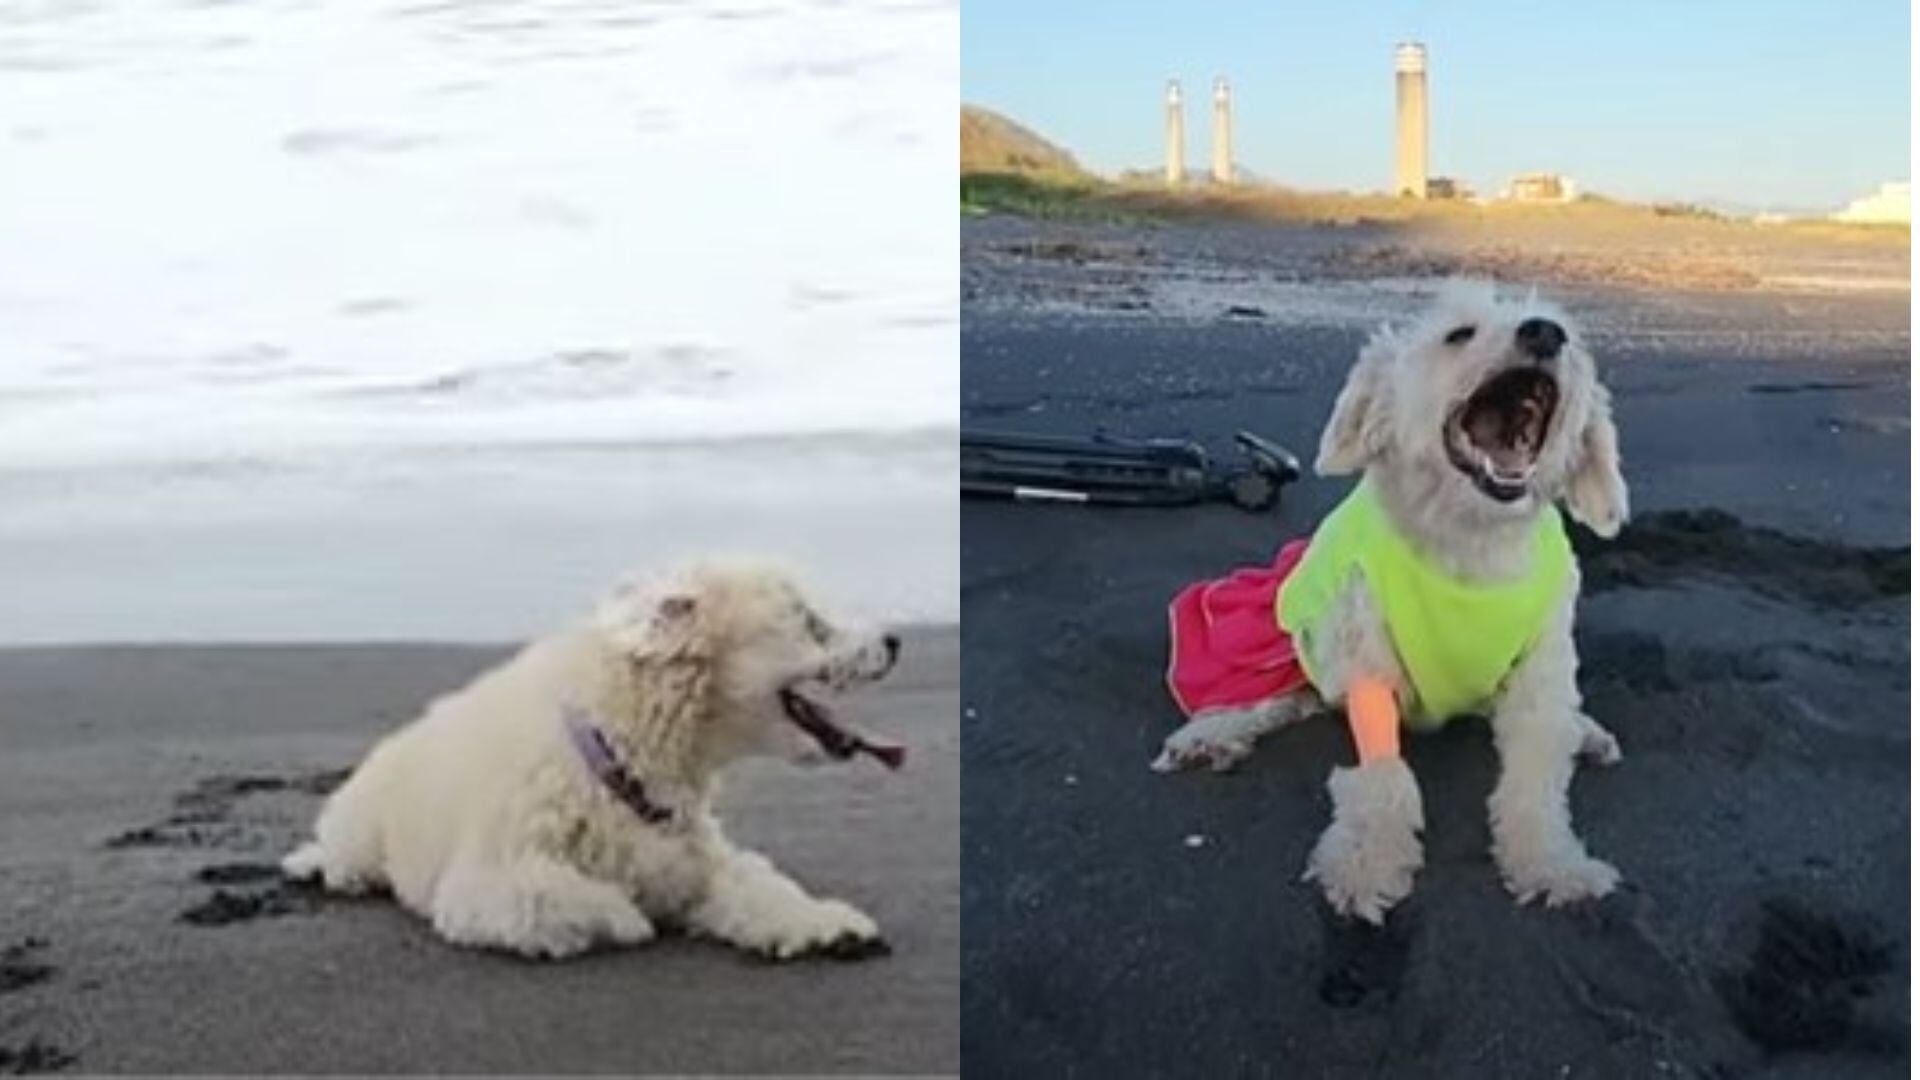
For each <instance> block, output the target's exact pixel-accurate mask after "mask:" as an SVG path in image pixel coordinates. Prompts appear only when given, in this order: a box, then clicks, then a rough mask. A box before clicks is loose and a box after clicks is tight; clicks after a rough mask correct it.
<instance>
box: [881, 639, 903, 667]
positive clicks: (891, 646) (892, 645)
mask: <svg viewBox="0 0 1920 1080" xmlns="http://www.w3.org/2000/svg"><path fill="white" fill-rule="evenodd" d="M880 644H882V645H885V646H886V647H887V663H889V664H891V663H893V662H894V661H895V660H898V659H900V635H899V634H888V635H887V636H886V637H883V638H881V639H880Z"/></svg>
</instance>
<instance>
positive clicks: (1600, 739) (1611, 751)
mask: <svg viewBox="0 0 1920 1080" xmlns="http://www.w3.org/2000/svg"><path fill="white" fill-rule="evenodd" d="M1579 722H1580V756H1581V757H1583V758H1585V759H1587V760H1588V761H1590V762H1592V763H1593V764H1595V765H1618V764H1619V763H1620V740H1619V739H1616V738H1614V737H1613V732H1611V731H1608V730H1607V729H1606V728H1604V727H1601V726H1600V721H1598V720H1595V719H1594V718H1593V717H1591V716H1588V715H1587V714H1586V713H1580V714H1579Z"/></svg>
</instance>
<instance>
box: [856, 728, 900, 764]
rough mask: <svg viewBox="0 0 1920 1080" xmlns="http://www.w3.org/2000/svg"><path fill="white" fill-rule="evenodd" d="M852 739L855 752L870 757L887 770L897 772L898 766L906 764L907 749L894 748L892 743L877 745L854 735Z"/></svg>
mask: <svg viewBox="0 0 1920 1080" xmlns="http://www.w3.org/2000/svg"><path fill="white" fill-rule="evenodd" d="M853 739H854V743H853V748H854V749H855V750H856V751H858V752H860V753H862V754H868V755H871V756H872V757H873V758H875V759H876V760H878V761H879V762H880V764H882V765H885V766H886V767H887V768H889V769H893V770H896V771H897V770H898V769H899V768H900V766H902V765H905V764H906V763H907V748H906V747H904V746H896V745H894V744H893V743H877V742H873V741H871V740H869V739H866V738H864V737H862V736H859V735H855V736H854V737H853Z"/></svg>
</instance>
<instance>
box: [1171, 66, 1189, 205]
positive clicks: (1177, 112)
mask: <svg viewBox="0 0 1920 1080" xmlns="http://www.w3.org/2000/svg"><path fill="white" fill-rule="evenodd" d="M1186 182H1187V122H1186V116H1185V113H1184V111H1183V109H1182V108H1181V104H1180V80H1179V79H1172V80H1169V81H1168V82H1167V186H1168V187H1173V188H1177V187H1179V186H1180V185H1182V184H1184V183H1186Z"/></svg>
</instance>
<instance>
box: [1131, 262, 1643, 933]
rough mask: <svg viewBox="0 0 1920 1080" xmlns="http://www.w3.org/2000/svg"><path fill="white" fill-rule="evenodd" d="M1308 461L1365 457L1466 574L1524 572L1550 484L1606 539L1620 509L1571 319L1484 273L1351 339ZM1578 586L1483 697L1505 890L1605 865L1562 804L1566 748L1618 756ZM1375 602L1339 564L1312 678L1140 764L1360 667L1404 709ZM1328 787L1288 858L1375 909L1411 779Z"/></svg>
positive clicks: (1404, 773) (1348, 773)
mask: <svg viewBox="0 0 1920 1080" xmlns="http://www.w3.org/2000/svg"><path fill="white" fill-rule="evenodd" d="M1315 470H1316V471H1317V472H1318V473H1320V474H1321V475H1323V476H1340V475H1344V474H1349V473H1353V472H1356V471H1363V472H1364V480H1363V483H1366V484H1369V485H1371V486H1372V488H1373V490H1374V491H1375V492H1376V493H1377V498H1378V504H1379V507H1380V509H1381V510H1382V511H1383V512H1384V514H1385V517H1386V519H1387V520H1388V521H1390V522H1391V523H1392V526H1393V528H1394V529H1395V530H1396V531H1397V532H1398V533H1399V534H1400V535H1401V536H1403V537H1404V538H1405V540H1406V541H1407V543H1408V545H1409V546H1410V547H1411V548H1412V549H1414V550H1417V551H1418V552H1419V553H1420V554H1421V555H1422V556H1424V558H1425V559H1426V560H1427V561H1428V562H1430V563H1431V564H1432V565H1434V566H1437V567H1438V568H1440V569H1441V571H1442V572H1444V573H1445V574H1447V575H1449V576H1450V577H1452V578H1454V579H1457V580H1460V581H1463V582H1466V583H1469V584H1474V583H1499V582H1502V581H1507V580H1510V579H1514V578H1516V577H1517V576H1519V575H1523V574H1525V573H1527V570H1528V567H1529V564H1530V562H1531V560H1533V559H1534V558H1535V552H1536V547H1535V545H1536V542H1537V534H1536V531H1535V530H1536V526H1537V524H1538V523H1539V521H1540V518H1541V515H1542V513H1543V512H1550V507H1551V505H1552V504H1553V503H1554V502H1556V501H1560V502H1564V503H1565V505H1566V508H1567V510H1568V511H1569V512H1570V513H1571V514H1572V516H1573V517H1574V518H1575V519H1577V520H1579V521H1580V522H1582V523H1584V524H1585V525H1587V526H1588V527H1589V528H1591V529H1592V530H1593V531H1594V532H1595V533H1597V534H1599V535H1601V536H1603V537H1611V536H1613V535H1615V534H1616V533H1617V532H1618V531H1619V529H1620V527H1621V525H1622V524H1623V523H1624V522H1625V521H1626V518H1627V488H1626V483H1625V481H1624V480H1623V479H1622V477H1621V475H1620V462H1619V452H1618V448H1617V436H1616V433H1615V430H1614V425H1613V420H1612V416H1611V406H1610V399H1609V395H1608V393H1607V390H1606V388H1605V387H1604V386H1602V385H1601V384H1600V382H1599V379H1598V377H1597V374H1596V372H1595V367H1594V361H1593V358H1592V357H1591V355H1590V354H1589V353H1588V351H1587V349H1586V348H1585V346H1584V344H1583V343H1582V341H1581V338H1580V336H1579V334H1578V333H1577V331H1575V330H1573V329H1572V324H1571V323H1570V322H1569V320H1568V319H1567V318H1566V316H1565V315H1564V314H1563V313H1561V312H1560V311H1559V310H1557V309H1555V308H1553V307H1552V306H1550V305H1547V304H1544V303H1542V302H1540V301H1539V300H1538V299H1537V298H1535V297H1533V296H1527V297H1524V298H1520V297H1510V296H1502V295H1501V294H1499V293H1497V292H1496V291H1495V289H1494V288H1493V287H1492V286H1489V285H1480V284H1474V283H1452V284H1450V285H1449V286H1448V287H1446V288H1444V289H1443V290H1442V291H1441V293H1440V295H1439V297H1438V298H1437V300H1436V302H1435V303H1434V304H1433V305H1432V307H1431V309H1430V310H1429V311H1428V312H1427V313H1426V314H1425V316H1424V317H1423V318H1420V319H1418V320H1417V321H1415V322H1413V323H1412V324H1411V325H1408V326H1404V327H1401V328H1397V329H1396V328H1383V329H1382V330H1380V331H1379V332H1377V333H1376V334H1375V335H1374V336H1373V337H1372V338H1371V339H1370V340H1369V341H1368V342H1367V343H1366V345H1365V346H1364V347H1363V348H1362V349H1361V352H1360V357H1359V360H1358V362H1357V363H1356V364H1355V366H1354V368H1353V370H1352V372H1351V373H1350V374H1349V376H1348V378H1347V382H1346V385H1345V387H1344V388H1343V389H1342V390H1341V392H1340V394H1339V397H1338V398H1337V400H1336V401H1335V403H1334V407H1333V414H1332V416H1331V418H1330V419H1329V420H1328V422H1327V426H1326V430H1325V432H1324V433H1323V435H1322V437H1321V440H1320V449H1319V456H1318V460H1317V461H1316V462H1315ZM1554 528H1556V529H1557V528H1558V526H1557V524H1556V525H1555V526H1554ZM1309 550H1311V548H1310V547H1309ZM1579 592H1580V578H1579V571H1578V568H1577V566H1570V567H1569V572H1568V574H1567V576H1566V579H1565V581H1564V584H1563V585H1562V586H1560V587H1559V596H1558V600H1557V602H1553V603H1552V604H1551V606H1549V607H1547V608H1546V610H1547V611H1548V612H1549V613H1548V614H1547V615H1546V617H1545V621H1544V628H1543V629H1542V630H1541V631H1540V632H1539V634H1538V636H1537V637H1536V638H1534V639H1533V643H1532V645H1531V646H1530V647H1528V648H1526V649H1525V651H1524V652H1522V653H1521V654H1520V655H1519V658H1518V660H1517V661H1516V662H1515V663H1514V664H1513V665H1512V666H1511V668H1510V669H1508V670H1506V672H1505V675H1504V678H1502V679H1501V681H1500V683H1499V685H1498V689H1497V692H1496V693H1495V694H1494V695H1493V697H1492V699H1491V700H1490V701H1488V702H1486V703H1485V705H1487V706H1489V708H1487V711H1488V712H1489V713H1490V719H1491V723H1492V730H1493V740H1494V744H1495V746H1496V748H1497V750H1498V753H1499V756H1500V764H1501V768H1500V775H1499V779H1498V781H1497V782H1496V783H1495V785H1494V789H1493V793H1492V796H1491V797H1490V798H1489V799H1488V800H1487V808H1488V817H1489V822H1490V825H1491V829H1492V835H1493V858H1494V861H1495V863H1496V864H1497V865H1498V867H1499V870H1500V874H1501V877H1502V879H1503V880H1504V882H1505V884H1506V887H1507V889H1508V890H1509V891H1510V892H1511V893H1512V894H1513V895H1514V897H1515V898H1516V899H1517V900H1519V901H1520V902H1522V903H1525V902H1528V901H1530V900H1533V899H1535V898H1544V900H1545V902H1546V903H1547V904H1548V905H1549V906H1554V905H1559V904H1565V903H1569V902H1572V901H1577V900H1581V899H1584V898H1589V897H1597V896H1601V895H1604V894H1606V893H1607V892H1609V891H1611V890H1612V888H1613V887H1614V885H1615V883H1616V882H1617V881H1618V879H1619V874H1618V873H1617V872H1616V871H1615V869H1614V868H1613V867H1612V866H1610V865H1608V864H1607V863H1605V862H1602V861H1601V860H1599V859H1596V858H1593V857H1592V856H1590V855H1589V854H1588V853H1587V850H1586V848H1585V847H1584V846H1583V845H1582V844H1581V842H1580V840H1579V838H1578V837H1576V836H1575V835H1574V832H1573V827H1572V825H1571V823H1570V821H1569V815H1568V809H1567V787H1568V784H1569V783H1570V782H1571V780H1572V776H1573V769H1574V759H1575V757H1576V755H1584V756H1586V757H1588V758H1590V759H1592V760H1595V761H1597V762H1601V763H1604V764H1611V763H1613V762H1615V761H1618V760H1619V758H1620V749H1619V745H1618V743H1617V742H1616V741H1615V740H1614V738H1613V736H1612V735H1611V734H1610V733H1609V732H1607V731H1606V729H1604V728H1602V727H1601V726H1600V725H1599V724H1598V723H1596V722H1595V721H1594V720H1593V719H1592V718H1591V717H1589V716H1587V715H1586V714H1584V713H1583V712H1582V711H1581V699H1580V691H1579V689H1578V688H1577V687H1576V685H1575V680H1574V673H1575V669H1576V667H1577V666H1578V658H1577V657H1576V656H1575V653H1574V644H1573V616H1574V603H1575V600H1576V598H1577V597H1578V595H1579ZM1381 607H1382V605H1381V603H1380V599H1379V597H1377V596H1375V595H1374V593H1373V592H1372V590H1371V589H1370V587H1369V582H1368V579H1367V576H1366V575H1364V574H1359V573H1356V574H1353V575H1352V576H1351V577H1350V578H1347V579H1345V581H1344V584H1343V585H1341V586H1340V588H1339V590H1338V592H1337V594H1336V595H1335V597H1334V599H1333V601H1332V602H1331V603H1330V604H1329V605H1328V606H1327V614H1326V615H1325V616H1324V618H1323V622H1322V624H1321V625H1320V626H1319V627H1318V628H1317V629H1316V630H1315V632H1314V635H1313V636H1312V637H1311V638H1308V639H1306V640H1304V641H1300V642H1299V643H1298V644H1299V648H1300V649H1301V651H1302V653H1303V658H1304V659H1305V661H1306V665H1305V666H1306V668H1307V670H1308V671H1310V672H1311V673H1312V686H1311V687H1309V688H1308V689H1306V690H1303V691H1297V692H1294V693H1291V694H1287V695H1284V696H1281V697H1278V698H1274V699H1270V700H1267V701H1263V702H1259V703H1257V704H1255V705H1252V706H1250V707H1246V708H1232V709H1217V710H1211V711H1205V712H1201V713H1198V714H1196V715H1195V717H1194V718H1193V720H1192V721H1191V722H1190V723H1188V724H1186V725H1185V726H1183V727H1181V728H1180V729H1178V730H1176V731H1175V732H1174V733H1173V734H1172V735H1171V736H1169V737H1168V738H1167V740H1166V742H1165V744H1164V746H1163V748H1162V751H1161V755H1160V757H1159V759H1158V760H1157V761H1155V763H1154V766H1155V768H1156V769H1159V770H1161V771H1168V770H1172V769H1179V768H1184V767H1189V766H1194V765H1211V766H1212V767H1214V768H1216V769H1222V768H1230V767H1231V766H1232V765H1233V764H1234V763H1235V762H1237V761H1238V760H1240V759H1241V758H1243V757H1244V756H1245V755H1246V754H1248V753H1249V752H1250V751H1251V749H1252V746H1253V743H1254V741H1255V740H1256V739H1258V738H1259V737H1260V736H1262V735H1264V734H1266V733H1268V732H1272V731H1275V730H1278V729H1280V728H1282V727H1284V726H1286V725H1288V724H1291V723H1294V722H1295V721H1297V720H1300V719H1302V718H1304V717H1306V716H1309V715H1312V714H1314V713H1316V712H1318V711H1321V709H1322V708H1323V707H1324V705H1335V706H1338V705H1342V704H1343V703H1344V697H1345V688H1348V687H1351V686H1353V685H1355V683H1356V680H1359V679H1368V680H1377V681H1378V682H1384V683H1385V684H1386V685H1387V686H1388V687H1390V688H1392V689H1393V691H1394V693H1395V695H1396V697H1397V699H1398V704H1399V705H1400V707H1401V708H1402V709H1403V712H1402V713H1401V716H1402V717H1403V718H1404V717H1405V716H1406V715H1407V713H1406V712H1405V711H1404V710H1405V709H1406V707H1407V706H1408V705H1409V704H1412V703H1411V702H1409V701H1408V697H1409V685H1410V683H1409V678H1408V674H1407V671H1406V669H1405V667H1404V665H1403V663H1402V659H1403V658H1402V656H1401V655H1400V654H1399V652H1398V651H1397V650H1396V647H1395V643H1394V640H1393V637H1392V635H1391V634H1390V633H1389V628H1388V626H1387V625H1386V623H1385V621H1384V620H1383V618H1382V614H1381ZM1442 623H1443V625H1444V620H1442ZM1323 703H1324V704H1323ZM1438 719H1440V720H1444V719H1445V717H1440V718H1438ZM1327 787H1328V790H1329V792H1330V793H1331V796H1332V802H1333V820H1332V822H1331V824H1329V825H1328V826H1327V828H1326V831H1325V833H1324V834H1322V836H1321V837H1320V840H1319V842H1318V844H1317V845H1316V846H1315V847H1314V849H1313V853H1312V855H1311V857H1310V859H1309V862H1308V867H1307V871H1306V875H1305V876H1306V878H1307V879H1309V880H1317V881H1318V882H1319V884H1320V886H1321V888H1322V890H1323V891H1324V892H1325V894H1326V897H1327V900H1328V901H1329V902H1330V903H1331V904H1332V906H1333V907H1334V908H1335V910H1337V911H1339V912H1341V913H1342V914H1351V915H1356V916H1359V917H1361V918H1363V919H1366V920H1368V921H1371V922H1375V923H1378V922H1380V921H1381V920H1382V919H1383V918H1384V916H1385V914H1386V912H1387V910H1388V909H1390V908H1391V907H1392V906H1393V905H1394V904H1396V903H1398V902H1399V901H1401V900H1403V899H1404V898H1405V897H1406V896H1407V895H1409V893H1411V891H1412V889H1413V878H1414V874H1415V873H1416V872H1417V871H1418V870H1419V868H1420V864H1421V857H1422V853H1421V844H1420V837H1419V833H1420V831H1421V829H1422V827H1423V818H1422V811H1421V803H1420V791H1419V788H1418V787H1417V786H1416V784H1415V782H1414V776H1413V772H1412V770H1410V769H1409V768H1408V767H1407V764H1406V761H1405V760H1404V759H1403V758H1402V757H1400V756H1399V755H1398V754H1397V753H1394V754H1390V755H1386V756H1380V757H1376V758H1374V759H1373V760H1371V761H1369V762H1366V763H1364V764H1362V765H1360V766H1357V767H1354V768H1335V769H1334V770H1333V773H1332V776H1331V777H1330V779H1329V780H1328V782H1327Z"/></svg>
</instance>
